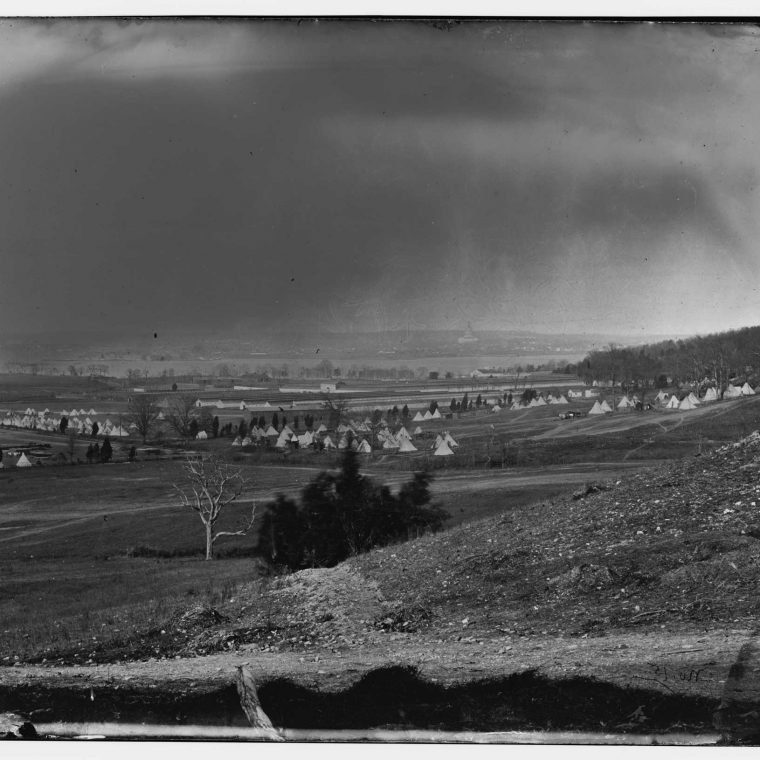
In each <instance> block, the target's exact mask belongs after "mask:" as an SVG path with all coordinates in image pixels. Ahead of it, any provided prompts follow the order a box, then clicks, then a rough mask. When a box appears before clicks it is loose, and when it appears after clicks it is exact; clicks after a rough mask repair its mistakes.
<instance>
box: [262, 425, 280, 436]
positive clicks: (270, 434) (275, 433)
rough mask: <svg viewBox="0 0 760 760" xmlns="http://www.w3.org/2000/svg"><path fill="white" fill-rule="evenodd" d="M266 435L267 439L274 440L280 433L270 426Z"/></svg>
mask: <svg viewBox="0 0 760 760" xmlns="http://www.w3.org/2000/svg"><path fill="white" fill-rule="evenodd" d="M264 435H266V437H267V438H272V437H274V436H276V435H279V433H278V432H277V431H276V430H275V429H274V428H273V427H272V426H271V425H270V426H269V427H268V428H267V431H266V433H265V434H264Z"/></svg>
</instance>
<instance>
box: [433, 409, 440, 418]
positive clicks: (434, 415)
mask: <svg viewBox="0 0 760 760" xmlns="http://www.w3.org/2000/svg"><path fill="white" fill-rule="evenodd" d="M430 418H431V419H433V420H440V419H441V413H440V412H439V411H438V410H437V409H436V410H435V411H434V412H433V414H431V415H430Z"/></svg>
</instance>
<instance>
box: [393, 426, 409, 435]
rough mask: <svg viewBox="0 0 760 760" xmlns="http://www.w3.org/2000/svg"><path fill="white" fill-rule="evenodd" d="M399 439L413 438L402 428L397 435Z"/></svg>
mask: <svg viewBox="0 0 760 760" xmlns="http://www.w3.org/2000/svg"><path fill="white" fill-rule="evenodd" d="M396 437H397V438H411V437H412V436H410V435H409V433H408V432H407V430H406V428H405V427H403V426H402V427H401V430H399V431H398V433H396Z"/></svg>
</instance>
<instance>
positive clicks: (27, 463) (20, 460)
mask: <svg viewBox="0 0 760 760" xmlns="http://www.w3.org/2000/svg"><path fill="white" fill-rule="evenodd" d="M31 466H32V463H31V462H30V461H29V460H28V459H27V457H26V454H24V453H23V452H22V453H21V456H20V457H19V458H18V461H17V462H16V467H31Z"/></svg>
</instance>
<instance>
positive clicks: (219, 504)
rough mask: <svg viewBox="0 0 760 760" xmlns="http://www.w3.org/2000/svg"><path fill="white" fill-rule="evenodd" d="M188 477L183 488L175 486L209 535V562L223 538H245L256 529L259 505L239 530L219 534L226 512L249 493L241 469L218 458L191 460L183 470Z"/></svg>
mask: <svg viewBox="0 0 760 760" xmlns="http://www.w3.org/2000/svg"><path fill="white" fill-rule="evenodd" d="M182 469H183V473H184V476H185V479H184V482H183V483H182V484H181V485H178V484H177V483H175V484H174V489H175V490H176V491H177V493H178V494H179V497H180V504H181V505H182V506H184V507H188V508H190V509H192V510H193V511H194V512H197V513H198V516H199V517H200V518H201V522H202V523H203V525H204V528H205V531H206V559H207V560H209V559H213V558H214V544H215V543H216V541H217V540H218V539H220V538H221V537H222V536H244V535H246V533H248V531H249V530H250V529H251V528H252V527H253V521H254V518H255V516H256V505H255V503H251V512H250V515H249V516H248V517H246V518H245V519H244V520H243V523H242V524H241V526H240V528H238V530H221V531H217V530H216V523H217V521H218V520H219V518H220V517H221V514H222V512H223V511H224V508H225V507H226V506H227V505H229V504H231V503H232V502H233V501H235V500H236V499H237V498H238V497H239V496H240V495H241V494H242V493H243V491H244V490H245V486H246V481H245V480H244V479H243V476H242V475H241V473H240V468H239V467H234V466H233V465H231V464H228V463H227V462H223V461H221V460H219V459H218V458H217V457H213V456H211V457H208V458H207V459H205V460H204V459H187V460H186V461H185V463H184V464H183V466H182Z"/></svg>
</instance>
